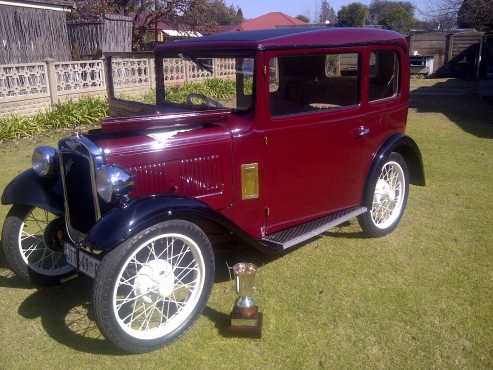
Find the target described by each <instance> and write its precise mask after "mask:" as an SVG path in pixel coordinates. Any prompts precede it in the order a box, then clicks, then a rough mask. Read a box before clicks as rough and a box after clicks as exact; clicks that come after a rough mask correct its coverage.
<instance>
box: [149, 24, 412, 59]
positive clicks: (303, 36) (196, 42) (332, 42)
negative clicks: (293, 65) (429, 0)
mask: <svg viewBox="0 0 493 370" xmlns="http://www.w3.org/2000/svg"><path fill="white" fill-rule="evenodd" d="M371 43H394V44H400V45H402V46H403V47H407V46H406V45H407V43H406V40H405V38H404V36H403V35H401V34H400V33H397V32H394V31H388V30H382V29H377V28H362V27H352V28H351V27H350V28H344V27H286V28H274V29H266V30H257V31H241V32H224V33H217V34H212V35H209V36H205V37H196V38H191V39H186V40H180V41H175V42H169V43H166V44H163V45H160V46H158V47H157V48H156V51H157V52H158V53H163V54H166V53H174V52H179V51H181V50H186V49H188V50H192V49H195V50H206V49H208V50H211V48H214V49H224V50H226V49H227V50H233V49H250V50H268V49H278V48H300V47H324V46H327V47H334V46H348V45H362V44H371Z"/></svg>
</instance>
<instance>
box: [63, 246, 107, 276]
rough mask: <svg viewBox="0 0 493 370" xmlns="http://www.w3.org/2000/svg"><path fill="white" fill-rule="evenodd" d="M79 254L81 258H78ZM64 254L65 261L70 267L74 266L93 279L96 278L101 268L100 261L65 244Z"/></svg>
mask: <svg viewBox="0 0 493 370" xmlns="http://www.w3.org/2000/svg"><path fill="white" fill-rule="evenodd" d="M77 252H79V258H77ZM64 253H65V260H66V261H67V263H68V264H69V265H72V266H74V267H75V268H76V269H77V270H79V271H80V272H82V273H84V274H86V275H88V276H90V277H92V278H95V277H96V271H97V270H98V266H99V260H98V259H97V258H94V257H92V256H90V255H89V254H87V253H85V252H84V251H81V250H79V249H77V248H75V247H74V246H73V245H70V244H65V246H64ZM77 262H78V263H77Z"/></svg>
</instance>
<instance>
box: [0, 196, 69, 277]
mask: <svg viewBox="0 0 493 370" xmlns="http://www.w3.org/2000/svg"><path fill="white" fill-rule="evenodd" d="M64 234H65V222H64V220H63V217H57V216H55V215H53V214H51V213H49V212H48V211H45V210H43V209H40V208H33V207H29V206H22V205H14V206H12V208H11V209H10V211H9V213H8V214H7V218H6V219H5V222H4V224H3V230H2V246H3V253H4V255H5V259H6V261H7V264H8V266H9V267H10V268H11V269H12V270H13V271H14V272H15V274H16V275H17V276H18V277H20V278H21V279H23V280H24V281H26V282H28V283H31V284H35V285H54V284H58V283H60V282H62V281H63V280H64V279H66V278H69V277H71V276H73V275H74V274H75V273H76V272H75V270H74V268H73V267H72V266H70V265H69V264H68V263H67V261H66V260H65V256H64V254H63V240H64Z"/></svg>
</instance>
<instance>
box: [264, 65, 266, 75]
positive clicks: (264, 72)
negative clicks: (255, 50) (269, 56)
mask: <svg viewBox="0 0 493 370" xmlns="http://www.w3.org/2000/svg"><path fill="white" fill-rule="evenodd" d="M264 76H267V66H265V65H264Z"/></svg>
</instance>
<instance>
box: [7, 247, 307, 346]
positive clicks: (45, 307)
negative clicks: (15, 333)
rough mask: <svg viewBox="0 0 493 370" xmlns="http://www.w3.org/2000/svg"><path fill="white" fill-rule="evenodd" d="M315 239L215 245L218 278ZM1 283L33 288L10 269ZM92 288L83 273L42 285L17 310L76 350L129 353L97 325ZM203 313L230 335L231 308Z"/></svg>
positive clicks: (208, 309) (223, 279)
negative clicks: (275, 250) (285, 245)
mask: <svg viewBox="0 0 493 370" xmlns="http://www.w3.org/2000/svg"><path fill="white" fill-rule="evenodd" d="M313 240H314V239H312V240H310V241H307V242H305V243H303V244H301V245H300V246H298V247H296V248H292V249H290V250H289V252H287V253H283V254H278V255H266V254H264V253H261V252H260V251H258V250H255V249H253V248H251V247H248V246H244V245H237V244H236V245H222V246H220V247H219V248H217V249H216V276H215V282H216V283H220V282H227V281H231V284H233V281H232V276H231V271H230V268H231V267H232V266H233V265H234V264H235V263H237V262H240V261H241V262H252V263H254V264H256V265H257V266H258V268H259V270H260V271H261V270H262V267H263V266H265V265H266V264H268V263H270V262H272V261H275V260H276V259H278V258H281V257H282V256H285V255H286V254H288V253H291V252H292V251H294V250H296V249H298V248H300V247H303V246H304V245H306V244H309V243H311V242H312V241H313ZM0 266H2V267H3V266H5V262H4V260H3V258H0ZM0 287H8V288H17V289H33V287H32V286H30V285H28V284H27V283H24V282H22V280H20V279H19V278H17V277H16V276H15V275H14V274H13V273H9V276H8V277H7V276H2V275H0ZM91 290H92V280H91V279H89V278H86V277H83V276H81V277H79V278H78V279H74V280H72V281H69V282H66V283H64V284H62V285H60V286H55V287H49V288H40V289H38V290H35V291H34V292H33V293H32V294H31V295H30V296H28V297H27V298H26V299H25V300H24V301H23V302H22V303H21V304H20V306H19V308H18V313H19V315H21V316H22V317H23V318H25V319H27V320H33V319H38V318H39V319H40V320H41V325H42V327H43V329H44V330H45V332H46V334H47V335H49V336H50V337H51V338H53V339H54V340H55V341H57V342H58V343H60V344H62V345H64V346H68V347H70V348H72V349H74V350H76V351H79V352H86V353H92V354H100V355H113V356H115V355H117V356H122V355H128V354H127V353H125V352H123V351H120V350H118V349H117V348H116V347H114V346H113V345H112V344H111V342H109V341H108V340H106V339H105V338H104V337H103V335H102V334H101V333H100V331H99V329H98V328H97V326H96V323H95V321H94V320H93V319H92V310H91V303H90V302H91ZM203 315H204V316H205V317H206V318H208V319H209V320H211V321H212V322H213V323H214V325H215V327H216V329H217V331H218V334H219V335H221V336H223V337H230V336H231V335H230V334H229V332H228V331H227V327H228V324H229V312H228V313H224V312H220V311H217V310H215V309H213V308H211V307H209V306H206V308H205V309H204V311H203Z"/></svg>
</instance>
